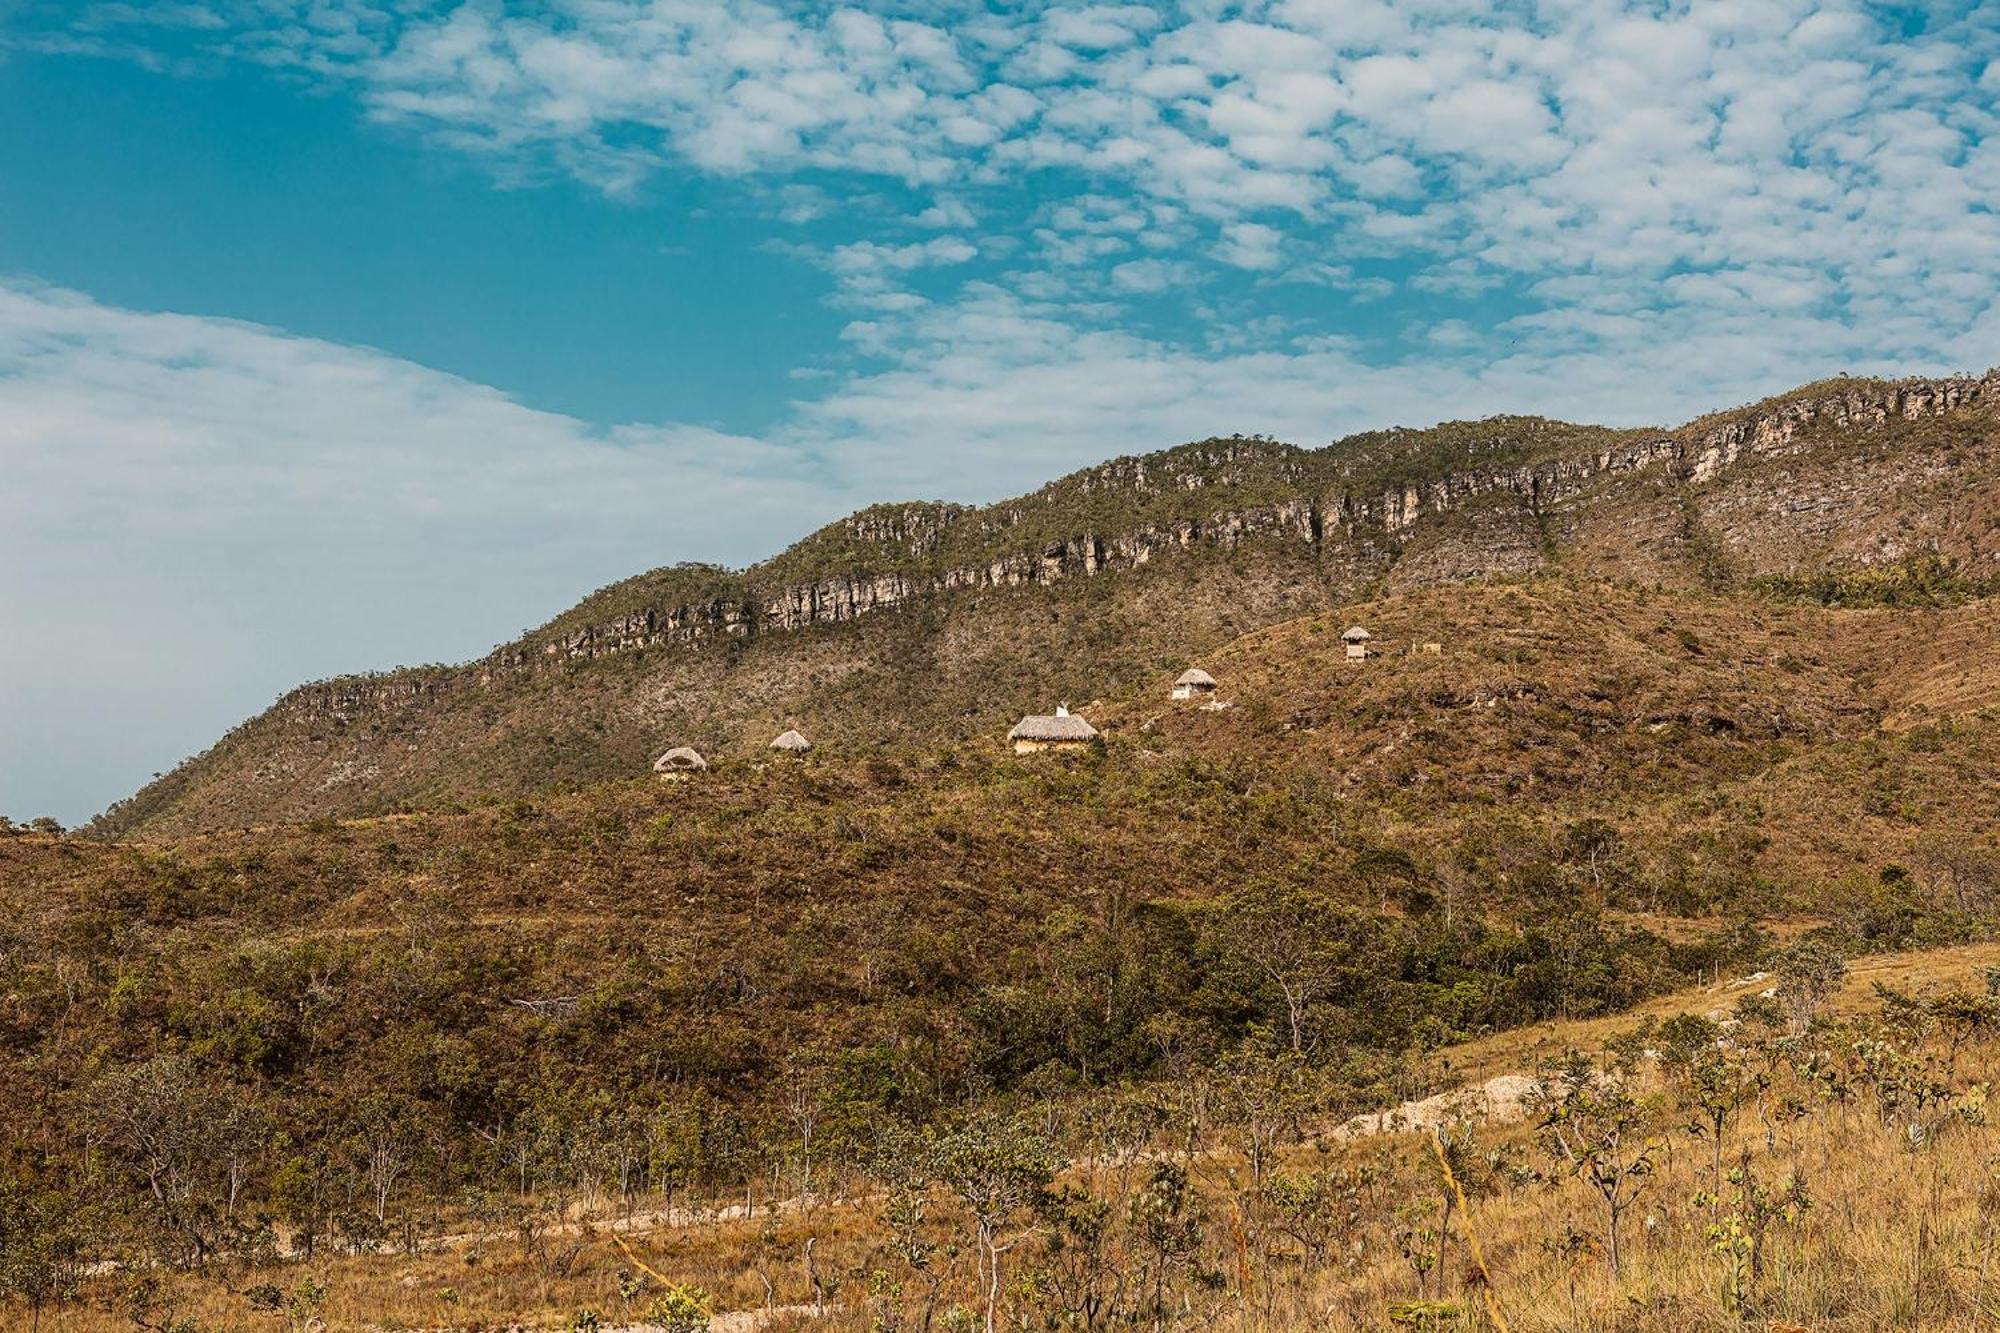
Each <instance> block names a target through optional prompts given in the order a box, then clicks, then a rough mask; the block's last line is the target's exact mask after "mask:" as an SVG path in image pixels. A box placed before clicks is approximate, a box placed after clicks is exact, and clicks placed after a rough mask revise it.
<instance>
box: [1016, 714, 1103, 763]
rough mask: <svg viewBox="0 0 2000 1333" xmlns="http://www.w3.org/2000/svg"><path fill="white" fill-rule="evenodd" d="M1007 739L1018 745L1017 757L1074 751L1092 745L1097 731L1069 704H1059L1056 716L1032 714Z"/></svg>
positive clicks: (1023, 719)
mask: <svg viewBox="0 0 2000 1333" xmlns="http://www.w3.org/2000/svg"><path fill="white" fill-rule="evenodd" d="M1007 739H1008V740H1010V741H1012V742H1014V752H1015V753H1016V754H1027V753H1030V752H1031V751H1034V750H1048V749H1057V750H1073V749H1078V748H1080V747H1082V746H1085V745H1088V744H1090V743H1091V742H1092V741H1094V740H1096V739H1097V728H1096V727H1093V726H1091V725H1090V723H1088V722H1086V721H1084V720H1083V719H1082V718H1080V717H1078V716H1077V715H1076V714H1074V713H1072V712H1070V711H1069V705H1067V704H1058V705H1057V706H1056V711H1055V712H1054V713H1052V714H1047V713H1030V714H1028V716H1026V717H1024V718H1022V719H1021V720H1020V721H1019V722H1016V723H1015V724H1014V729H1013V730H1012V731H1010V732H1008V733H1007Z"/></svg>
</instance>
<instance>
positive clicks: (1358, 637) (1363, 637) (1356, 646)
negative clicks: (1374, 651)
mask: <svg viewBox="0 0 2000 1333" xmlns="http://www.w3.org/2000/svg"><path fill="white" fill-rule="evenodd" d="M1374 637H1375V636H1374V635H1372V634H1370V633H1369V632H1368V631H1367V630H1365V629H1363V628H1361V626H1359V625H1349V626H1348V627H1347V632H1346V633H1345V634H1343V635H1341V636H1340V641H1341V642H1342V643H1344V644H1346V645H1347V656H1348V658H1349V660H1351V661H1359V660H1360V659H1361V658H1364V657H1366V656H1368V640H1370V639H1372V638H1374Z"/></svg>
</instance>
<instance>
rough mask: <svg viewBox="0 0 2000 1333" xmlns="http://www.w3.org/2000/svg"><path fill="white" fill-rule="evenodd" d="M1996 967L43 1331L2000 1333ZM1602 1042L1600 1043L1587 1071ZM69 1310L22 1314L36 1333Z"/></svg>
mask: <svg viewBox="0 0 2000 1333" xmlns="http://www.w3.org/2000/svg"><path fill="white" fill-rule="evenodd" d="M1996 962H2000V948H1996V947H1995V946H1975V947H1972V948H1967V949H1959V950H1950V951H1940V952H1937V953H1932V954H1917V955H1904V956H1899V957H1890V958H1881V959H1870V960H1863V961H1862V962H1860V963H1858V964H1856V965H1855V966H1854V967H1853V968H1852V970H1851V971H1850V970H1848V969H1847V968H1846V967H1845V966H1844V965H1842V964H1841V963H1839V962H1838V960H1837V959H1834V958H1832V957H1831V956H1830V955H1825V954H1821V953H1817V952H1816V951H1814V950H1813V949H1811V948H1810V947H1802V948H1799V949H1795V950H1793V951H1792V952H1791V953H1789V954H1787V955H1786V956H1785V966H1784V969H1783V970H1782V971H1781V972H1780V973H1778V974H1774V975H1772V976H1769V977H1756V978H1751V979H1747V980H1738V981H1736V982H1735V983H1733V984H1732V983H1724V984H1723V985H1721V986H1718V987H1715V988H1711V989H1709V990H1707V991H1701V992H1692V993H1686V994H1683V995H1680V996H1676V997H1673V998H1672V999H1670V1000H1668V1001H1662V1002H1655V1003H1654V1004H1652V1005H1650V1006H1648V1007H1647V1009H1646V1010H1645V1011H1644V1012H1642V1013H1641V1014H1639V1015H1637V1016H1635V1017H1633V1018H1629V1019H1626V1020H1623V1021H1622V1022H1613V1021H1610V1020H1598V1021H1596V1022H1593V1023H1589V1024H1567V1025H1554V1024H1552V1025H1548V1026H1546V1027H1544V1028H1541V1029H1536V1030H1534V1031H1533V1032H1531V1033H1515V1034H1507V1035H1505V1036H1503V1037H1500V1038H1496V1039H1493V1040H1492V1041H1489V1042H1488V1043H1486V1044H1485V1045H1484V1046H1479V1047H1465V1048H1458V1049H1454V1050H1448V1051H1446V1052H1443V1053H1442V1054H1441V1056H1440V1061H1439V1064H1440V1068H1443V1067H1445V1066H1446V1065H1449V1066H1452V1067H1456V1068H1461V1069H1468V1070H1472V1069H1477V1070H1479V1071H1481V1072H1482V1073H1491V1072H1494V1071H1497V1070H1499V1069H1501V1068H1503V1067H1504V1066H1505V1065H1506V1064H1507V1062H1508V1061H1509V1060H1510V1059H1513V1058H1515V1057H1528V1058H1534V1059H1537V1060H1538V1061H1539V1064H1538V1068H1537V1072H1538V1074H1539V1076H1540V1079H1541V1087H1540V1088H1539V1089H1538V1090H1537V1091H1535V1092H1532V1093H1530V1094H1529V1095H1528V1096H1527V1097H1526V1098H1525V1100H1523V1101H1522V1102H1521V1103H1520V1104H1518V1105H1515V1104H1513V1103H1512V1102H1511V1101H1506V1100H1502V1101H1501V1102H1500V1103H1498V1104H1493V1103H1488V1102H1483V1101H1481V1100H1479V1099H1478V1098H1475V1097H1471V1096H1468V1097H1467V1098H1466V1099H1465V1101H1464V1102H1463V1103H1462V1104H1460V1105H1458V1106H1447V1107H1446V1108H1444V1110H1443V1111H1442V1113H1441V1114H1438V1115H1436V1116H1435V1119H1436V1120H1437V1122H1438V1123H1436V1124H1435V1125H1432V1126H1429V1127H1427V1128H1426V1129H1425V1130H1422V1131H1416V1132H1406V1133H1400V1134H1396V1133H1390V1134H1355V1133H1352V1132H1351V1128H1343V1126H1342V1124H1341V1123H1340V1122H1338V1121H1337V1120H1335V1119H1331V1118H1328V1117H1327V1116H1325V1115H1324V1113H1323V1108H1322V1107H1321V1106H1320V1105H1319V1104H1317V1103H1316V1100H1315V1097H1314V1086H1313V1081H1312V1079H1311V1077H1310V1075H1309V1073H1308V1072H1307V1071H1306V1070H1305V1069H1304V1068H1303V1067H1298V1066H1292V1067H1288V1066H1286V1065H1285V1064H1284V1062H1282V1061H1280V1062H1277V1063H1276V1064H1273V1065H1267V1066H1258V1067H1251V1066H1249V1065H1247V1064H1246V1065H1242V1066H1239V1067H1234V1068H1227V1067H1226V1068H1221V1069H1218V1070H1216V1071H1215V1072H1214V1076H1213V1077H1211V1078H1205V1079H1202V1080H1199V1081H1193V1082H1189V1083H1186V1084H1183V1085H1178V1086H1155V1087H1150V1088H1147V1089H1144V1090H1140V1091H1135V1092H1130V1093H1126V1094H1122V1095H1108V1096H1103V1097H1098V1098H1092V1099H1090V1100H1087V1101H1078V1100H1065V1101H1055V1100H1051V1101H1046V1102H1023V1103H1022V1104H1021V1105H1019V1106H1018V1108H1015V1109H1012V1110H1009V1111H1004V1112H1003V1111H991V1112H987V1113H982V1114H976V1115H973V1116H970V1117H968V1118H966V1119H963V1120H961V1121H959V1122H957V1123H955V1124H953V1125H951V1126H948V1127H943V1128H939V1129H936V1130H933V1131H927V1132H924V1133H922V1134H921V1135H915V1134H904V1135H902V1136H900V1137H898V1136H896V1135H894V1134H893V1133H890V1132H887V1131H885V1138H884V1141H883V1142H882V1144H881V1145H880V1147H881V1151H880V1152H879V1153H878V1154H877V1155H876V1157H875V1159H874V1160H873V1161H872V1162H871V1163H870V1164H869V1166H868V1167H867V1168H866V1169H865V1170H862V1171H856V1172H852V1173H849V1174H847V1175H845V1176H844V1177H842V1178H839V1179H834V1178H820V1177H816V1176H815V1175H814V1174H813V1172H812V1169H811V1165H810V1163H809V1162H806V1163H800V1164H798V1167H797V1173H796V1174H795V1175H792V1176H790V1177H789V1178H777V1177H774V1178H773V1179H772V1180H771V1181H769V1182H767V1184H766V1187H765V1189H764V1190H763V1191H753V1193H752V1196H751V1197H752V1200H753V1201H754V1205H755V1206H754V1208H753V1209H752V1210H751V1211H750V1214H749V1215H748V1216H744V1215H743V1212H744V1209H743V1204H744V1200H743V1199H742V1198H741V1197H740V1196H739V1197H736V1198H734V1199H730V1200H723V1199H714V1200H704V1201H701V1202H700V1203H699V1204H697V1203H696V1202H695V1201H692V1200H689V1199H680V1200H673V1201H669V1200H663V1199H658V1198H651V1199H641V1198H631V1199H623V1200H620V1199H615V1198H611V1197H602V1198H598V1199H594V1200H593V1199H578V1200H573V1201H570V1203H569V1204H568V1206H567V1207H566V1209H565V1215H564V1216H561V1217H558V1216H557V1215H556V1213H555V1212H552V1211H549V1210H546V1209H540V1210H538V1209H536V1208H534V1207H532V1206H530V1205H531V1204H532V1203H533V1202H534V1201H506V1203H505V1204H504V1205H503V1206H499V1207H495V1208H491V1209H489V1210H487V1211H486V1212H484V1213H482V1214H480V1215H478V1216H473V1215H470V1214H468V1215H467V1216H466V1217H464V1218H461V1219H459V1222H458V1224H457V1225H455V1226H453V1227H451V1228H448V1230H449V1231H451V1232H452V1233H453V1234H450V1235H446V1236H434V1237H429V1238H412V1241H413V1243H414V1249H413V1250H410V1251H406V1252H401V1253H391V1252H387V1250H388V1249H390V1248H393V1247H387V1246H385V1252H382V1253H374V1254H360V1255H344V1256H340V1257H335V1258H325V1257H320V1258H315V1259H312V1260H292V1261H286V1262H275V1261H269V1260H266V1261H262V1262H250V1263H247V1264H215V1265H210V1266H208V1267H206V1268H205V1269H204V1270H203V1271H201V1272H200V1273H197V1274H188V1273H167V1272H163V1271H160V1270H152V1271H148V1272H138V1271H131V1272H123V1273H101V1272H100V1273H96V1274H94V1275H81V1274H77V1273H74V1272H72V1273H71V1274H69V1275H68V1276H69V1278H70V1279H71V1280H73V1281H74V1283H75V1290H74V1292H73V1293H72V1295H73V1297H74V1299H71V1300H69V1301H66V1302H64V1303H62V1304H61V1305H60V1306H51V1307H50V1309H49V1310H48V1311H47V1313H46V1314H44V1315H43V1316H42V1319H43V1322H44V1324H45V1326H50V1327H61V1328H64V1329H72V1328H73V1329H78V1330H92V1331H96V1330H107V1331H108V1330H112V1329H132V1328H134V1327H138V1328H153V1329H162V1330H167V1329H172V1330H178V1331H183V1333H184V1331H186V1330H195V1329H233V1328H259V1327H263V1328H272V1329H278V1328H285V1329H295V1330H296V1329H307V1328H321V1327H326V1328H334V1329H349V1328H353V1329H360V1328H419V1327H421V1328H447V1327H449V1328H468V1329H469V1328H499V1327H509V1326H522V1327H529V1328H548V1329H555V1328H590V1327H597V1326H599V1325H598V1324H597V1323H593V1320H596V1321H600V1322H601V1326H603V1327H607V1328H609V1327H617V1326H636V1327H651V1328H674V1329H681V1330H692V1329H698V1328H700V1327H702V1326H703V1325H704V1324H705V1323H709V1322H710V1321H711V1320H712V1321H713V1325H714V1327H716V1328H718V1329H733V1330H738V1331H739V1333H741V1331H742V1330H748V1329H752V1328H767V1329H771V1330H773V1331H774V1333H779V1331H781V1330H784V1329H788V1328H792V1327H799V1328H808V1327H809V1328H813V1329H824V1330H827V1331H828V1333H833V1331H834V1330H862V1329H869V1330H881V1331H882V1333H929V1331H930V1330H958V1329H966V1330H971V1329H984V1328H988V1327H992V1328H1010V1329H1038V1328H1041V1329H1064V1328H1076V1329H1096V1328H1106V1329H1109V1328H1122V1327H1146V1328H1151V1329H1162V1330H1164V1329H1167V1328H1185V1329H1197V1328H1199V1329H1218V1330H1238V1329H1241V1330H1250V1329H1307V1328H1312V1329H1322V1328H1357V1329H1360V1328H1366V1329H1379V1328H1395V1327H1417V1328H1504V1329H1511V1330H1515V1331H1516V1333H1528V1331H1529V1330H1557V1329H1602V1330H1612V1329H1619V1330H1682V1329H1736V1328H1746V1327H1748V1328H1759V1329H1770V1330H1784V1329H1791V1328H1812V1329H1833V1328H1841V1329H1877V1328H1884V1329H1886V1328H1898V1329H1940V1330H1942V1329H1975V1328H1990V1327H1992V1326H1993V1324H1994V1320H1995V1319H1996V1318H1997V1317H2000V1291H1996V1287H2000V1264H1996V1263H1995V1258H1996V1255H1995V1246H1996V1242H2000V1125H1995V1124H1994V1123H1993V1120H1992V1117H1991V1115H1990V1114H1989V1106H1988V1092H1989V1081H1990V1078H1991V1071H1992V1069H1993V1068H1994V1067H1995V1059H1996V1056H2000V999H1996V998H1995V995H1994V988H1993V984H1992V982H1991V980H1990V977H1991V969H1992V967H1993V965H1994V964H1995V963H1996ZM1496 1043H1505V1044H1504V1045H1499V1044H1496ZM1565 1046H1569V1047H1572V1048H1579V1047H1580V1049H1581V1053H1576V1051H1575V1050H1572V1051H1571V1053H1569V1054H1566V1055H1557V1056H1555V1057H1554V1058H1549V1053H1550V1052H1554V1051H1559V1050H1562V1049H1563V1047H1565ZM1718 1131H1719V1132H1718ZM801 1187H802V1188H803V1193H801V1192H800V1190H801ZM780 1192H782V1193H783V1194H784V1196H785V1198H784V1201H783V1202H780V1203H777V1204H773V1203H772V1202H770V1201H769V1199H768V1198H766V1197H762V1196H763V1195H766V1194H776V1193H780ZM12 1202H13V1203H14V1204H15V1205H16V1207H18V1206H19V1205H20V1201H19V1200H15V1201H12ZM544 1202H546V1201H544ZM1614 1212H1615V1216H1614ZM1614 1250H1615V1260H1616V1264H1617V1268H1616V1270H1615V1271H1614V1267H1613V1263H1614ZM34 1257H35V1256H33V1255H30V1254H24V1253H22V1252H20V1251H18V1250H15V1251H10V1252H9V1255H8V1261H9V1262H10V1263H14V1264H22V1263H28V1262H32V1261H33V1259H34ZM718 1312H719V1313H718ZM35 1318H36V1314H35V1312H33V1311H31V1310H29V1309H27V1308H24V1307H21V1306H16V1307H15V1308H14V1309H12V1310H11V1311H9V1313H8V1316H7V1321H6V1324H5V1326H6V1327H10V1328H11V1327H20V1328H28V1327H31V1326H33V1325H34V1321H35Z"/></svg>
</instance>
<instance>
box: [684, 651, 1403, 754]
mask: <svg viewBox="0 0 2000 1333" xmlns="http://www.w3.org/2000/svg"><path fill="white" fill-rule="evenodd" d="M1371 638H1372V636H1371V635H1370V634H1369V633H1368V631H1367V630H1365V629H1363V628H1362V627H1361V626H1359V625H1352V626H1349V627H1348V629H1347V630H1346V632H1344V633H1343V634H1342V635H1341V636H1340V641H1341V644H1342V645H1343V646H1344V647H1345V649H1346V654H1347V659H1348V660H1349V661H1359V660H1361V659H1363V658H1365V657H1367V656H1368V655H1369V649H1368V644H1369V641H1370V639H1371ZM1419 651H1421V652H1424V653H1427V654H1435V653H1437V652H1438V651H1439V647H1438V645H1437V644H1434V643H1426V644H1424V645H1423V646H1422V647H1421V649H1419ZM1220 688H1221V687H1220V686H1219V685H1218V684H1217V682H1216V679H1215V677H1214V676H1211V675H1210V674H1208V672H1206V671H1203V670H1202V669H1201V668H1200V667H1189V668H1188V669H1187V670H1186V671H1183V672H1181V674H1180V675H1179V676H1178V677H1176V678H1175V680H1174V683H1173V687H1172V689H1171V690H1169V691H1168V697H1169V698H1171V699H1174V700H1175V701H1177V702H1193V701H1197V700H1198V701H1200V702H1202V703H1203V704H1204V705H1206V706H1209V707H1217V706H1223V705H1219V703H1218V700H1217V698H1216V691H1217V690H1218V689H1220ZM1007 739H1008V741H1010V742H1011V743H1012V744H1013V746H1014V753H1015V754H1036V753H1039V752H1041V751H1043V750H1080V749H1083V748H1084V747H1085V746H1087V745H1089V744H1090V743H1091V742H1092V741H1094V740H1096V739H1097V728H1096V727H1093V726H1091V725H1090V723H1089V722H1087V721H1085V720H1084V719H1083V718H1082V717H1080V716H1078V715H1077V714H1075V713H1072V712H1070V711H1069V705H1068V704H1057V705H1056V711H1055V712H1053V713H1030V714H1028V715H1027V716H1026V717H1024V718H1022V719H1021V720H1020V721H1019V722H1016V723H1015V724H1014V728H1013V730H1012V731H1009V732H1008V733H1007ZM769 748H770V749H773V750H777V751H780V752H781V753H784V754H789V755H803V754H805V753H806V752H807V751H808V750H811V749H812V742H811V741H809V740H807V739H806V738H805V736H804V735H803V734H801V733H800V732H799V731H798V730H797V729H795V728H794V729H790V730H787V731H784V732H781V733H779V735H778V736H777V737H776V738H775V739H773V740H772V742H771V744H770V747H769ZM707 768H708V760H706V759H704V758H702V756H701V752H700V751H698V750H696V749H694V748H693V747H692V746H687V745H680V746H676V747H674V748H673V749H671V750H669V751H667V752H666V753H665V754H663V755H661V756H660V757H659V758H658V759H655V760H654V761H653V771H654V772H655V773H659V774H662V775H665V776H668V777H673V776H684V775H686V774H688V773H698V772H702V771H705V770H706V769H707Z"/></svg>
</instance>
